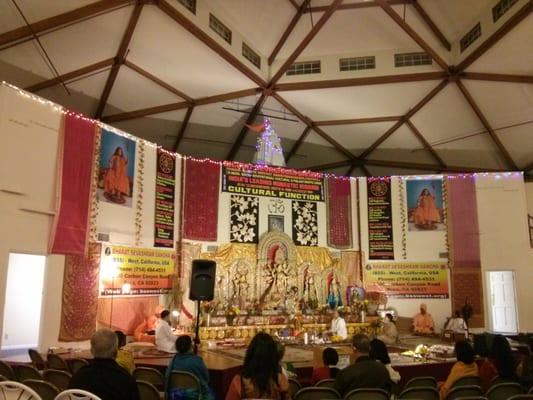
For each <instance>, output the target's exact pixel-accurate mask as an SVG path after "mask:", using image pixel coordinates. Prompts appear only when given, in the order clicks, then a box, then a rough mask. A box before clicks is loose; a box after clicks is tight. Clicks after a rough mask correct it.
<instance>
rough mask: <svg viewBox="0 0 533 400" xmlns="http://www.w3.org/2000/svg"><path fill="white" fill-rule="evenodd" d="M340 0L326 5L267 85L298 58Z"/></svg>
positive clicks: (273, 82) (280, 75) (271, 83)
mask: <svg viewBox="0 0 533 400" xmlns="http://www.w3.org/2000/svg"><path fill="white" fill-rule="evenodd" d="M341 3H342V0H333V2H332V3H331V5H329V6H328V9H327V10H326V11H324V14H322V16H321V17H320V19H319V20H318V21H317V23H316V24H315V25H314V26H313V27H312V28H311V30H310V31H309V32H308V33H307V35H305V37H304V39H303V40H302V41H301V43H300V44H299V45H298V46H297V47H296V49H294V51H293V52H292V54H291V55H290V56H289V57H288V58H287V59H286V60H285V62H284V63H283V65H282V66H281V67H280V68H279V69H278V72H276V73H275V74H274V76H273V77H272V79H271V80H270V83H269V85H268V86H269V87H272V86H273V85H274V84H276V82H277V81H279V79H280V78H281V77H282V76H283V74H284V73H285V72H287V70H288V69H289V67H290V66H291V65H292V64H293V63H294V61H295V60H296V59H297V58H298V56H299V55H300V54H302V51H304V49H305V48H306V47H307V45H308V44H309V43H310V42H311V40H313V38H314V37H315V36H316V35H317V33H318V32H319V31H320V29H322V27H323V26H324V25H325V24H326V22H327V21H328V19H329V18H330V17H331V15H332V14H333V13H334V12H335V10H336V9H337V8H338V7H339V6H340V5H341Z"/></svg>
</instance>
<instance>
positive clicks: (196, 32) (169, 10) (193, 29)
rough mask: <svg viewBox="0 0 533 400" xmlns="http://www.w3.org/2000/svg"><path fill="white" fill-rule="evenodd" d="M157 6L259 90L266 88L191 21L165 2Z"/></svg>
mask: <svg viewBox="0 0 533 400" xmlns="http://www.w3.org/2000/svg"><path fill="white" fill-rule="evenodd" d="M156 4H157V6H158V7H159V9H160V10H161V11H163V12H164V13H165V14H166V15H168V16H169V17H170V18H172V19H173V20H174V21H175V22H177V23H178V24H179V25H181V26H182V27H183V28H185V29H186V30H187V31H189V33H191V34H192V35H193V36H195V37H196V38H197V39H198V40H200V41H201V42H202V43H203V44H205V45H206V46H207V47H209V48H210V49H211V50H213V51H214V52H215V53H217V54H218V55H219V56H220V57H222V58H223V59H224V60H225V61H227V62H228V63H229V64H230V65H232V66H233V67H234V68H235V69H237V71H239V72H241V73H242V74H243V75H245V76H246V77H247V78H248V79H250V80H251V81H252V82H255V83H256V84H257V85H258V86H260V87H261V88H265V87H266V82H265V80H264V79H263V78H261V77H260V76H259V75H257V74H256V73H255V72H254V71H252V70H251V69H250V68H248V67H247V66H246V65H245V64H244V63H242V62H241V61H240V60H239V59H238V58H237V57H235V56H234V55H233V54H231V52H230V51H228V50H226V49H225V48H224V47H223V46H222V45H220V44H219V43H218V42H217V41H216V40H215V39H213V38H212V37H211V36H209V35H208V34H207V33H205V32H204V31H203V30H202V29H200V28H199V27H198V26H196V25H195V24H194V23H193V22H192V21H191V20H189V19H188V18H187V17H185V16H184V15H183V14H181V13H180V12H179V11H178V10H176V9H175V8H174V7H172V6H171V5H170V4H169V3H168V2H167V1H166V0H158V1H157V3H156Z"/></svg>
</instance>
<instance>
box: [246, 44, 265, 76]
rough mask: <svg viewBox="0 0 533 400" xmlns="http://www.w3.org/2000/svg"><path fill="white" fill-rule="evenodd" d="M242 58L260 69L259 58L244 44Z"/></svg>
mask: <svg viewBox="0 0 533 400" xmlns="http://www.w3.org/2000/svg"><path fill="white" fill-rule="evenodd" d="M242 56H243V57H244V58H246V59H247V60H248V61H250V62H251V63H252V64H253V65H255V66H256V67H257V68H259V69H261V57H259V54H257V53H256V52H255V51H253V50H252V49H251V48H250V46H248V45H247V44H246V43H244V42H242Z"/></svg>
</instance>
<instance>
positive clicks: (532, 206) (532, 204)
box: [525, 182, 533, 216]
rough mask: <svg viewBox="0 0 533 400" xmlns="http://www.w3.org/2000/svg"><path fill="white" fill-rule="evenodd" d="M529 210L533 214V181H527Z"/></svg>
mask: <svg viewBox="0 0 533 400" xmlns="http://www.w3.org/2000/svg"><path fill="white" fill-rule="evenodd" d="M525 186H526V187H525V189H526V201H527V212H528V213H529V215H532V216H533V182H526V185H525Z"/></svg>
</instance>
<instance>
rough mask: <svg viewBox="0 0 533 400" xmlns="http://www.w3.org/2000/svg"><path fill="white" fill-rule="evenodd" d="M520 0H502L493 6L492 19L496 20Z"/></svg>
mask: <svg viewBox="0 0 533 400" xmlns="http://www.w3.org/2000/svg"><path fill="white" fill-rule="evenodd" d="M517 1H518V0H500V1H499V2H498V4H496V5H495V6H494V7H492V21H494V22H496V21H498V20H499V19H500V17H501V16H502V15H503V14H505V13H506V12H507V11H509V9H510V8H511V7H512V6H513V5H514V4H515V3H516V2H517Z"/></svg>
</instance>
